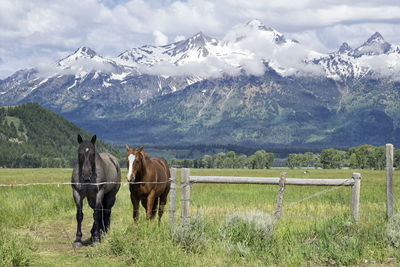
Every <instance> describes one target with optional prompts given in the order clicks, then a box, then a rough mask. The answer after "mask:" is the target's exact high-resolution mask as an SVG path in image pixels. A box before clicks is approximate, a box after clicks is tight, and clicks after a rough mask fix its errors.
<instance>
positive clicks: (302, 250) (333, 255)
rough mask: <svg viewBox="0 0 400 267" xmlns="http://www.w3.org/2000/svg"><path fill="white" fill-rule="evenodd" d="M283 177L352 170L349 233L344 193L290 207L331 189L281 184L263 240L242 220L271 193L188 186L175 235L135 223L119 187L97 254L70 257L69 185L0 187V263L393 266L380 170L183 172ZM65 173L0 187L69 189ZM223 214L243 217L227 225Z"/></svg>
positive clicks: (87, 216)
mask: <svg viewBox="0 0 400 267" xmlns="http://www.w3.org/2000/svg"><path fill="white" fill-rule="evenodd" d="M125 171H126V170H123V173H122V177H124V176H125ZM282 171H284V172H286V173H287V175H286V176H287V177H298V178H349V177H351V174H352V172H360V173H361V176H362V180H361V200H360V219H359V223H358V225H355V224H354V223H353V222H352V219H351V216H350V187H342V188H335V189H334V190H331V191H329V192H327V193H325V194H321V195H318V196H316V197H314V198H311V199H309V200H306V201H304V202H300V203H298V202H299V201H301V200H303V199H304V198H306V197H308V196H310V195H312V194H315V193H318V192H320V191H322V190H325V189H333V188H328V187H316V186H314V187H309V186H306V187H304V186H287V187H286V188H285V194H284V200H283V210H282V218H281V220H280V221H279V222H278V223H276V224H275V226H274V227H273V232H272V235H270V234H268V235H266V234H265V233H266V232H267V233H270V231H271V228H269V226H270V224H267V223H266V224H265V225H264V224H262V223H260V222H257V223H256V222H255V221H253V220H249V221H247V220H246V218H247V219H249V218H250V217H251V216H250V215H249V214H265V216H267V215H268V214H273V212H274V209H275V206H276V196H277V189H278V187H277V186H271V185H218V184H195V185H192V187H191V193H190V196H191V202H190V205H191V216H193V217H192V218H193V220H192V222H191V223H190V224H189V225H180V224H179V222H178V219H179V214H180V211H179V206H180V203H179V200H180V191H179V188H178V192H177V203H176V204H177V209H178V210H177V211H176V217H175V218H176V224H175V225H176V227H175V228H173V229H172V230H171V231H170V228H169V227H168V215H169V214H168V212H166V213H165V214H164V217H163V219H162V221H161V224H160V225H158V223H157V222H156V220H155V221H154V222H148V221H146V219H145V215H144V209H143V208H141V210H140V218H139V222H138V223H134V221H133V219H132V204H131V202H130V198H129V189H128V187H127V186H121V189H120V192H119V193H118V195H117V201H116V204H115V206H114V208H113V211H112V221H111V229H110V232H109V234H108V235H107V237H105V238H103V242H102V243H101V245H100V246H98V247H90V246H89V247H82V248H80V249H74V248H73V247H72V242H73V241H74V238H75V231H76V220H75V212H76V211H75V204H74V202H73V199H72V190H71V187H70V186H69V185H60V186H58V185H46V186H42V185H36V186H30V187H17V186H14V187H0V265H2V266H4V265H5V266H10V265H11V266H12V265H15V266H18V265H33V266H37V265H41V266H62V265H82V266H97V265H104V266H127V265H135V266H265V265H278V266H299V265H300V266H306V265H307V266H308V265H360V264H367V265H369V264H371V265H374V264H384V265H393V266H394V265H397V264H398V263H399V262H400V249H399V248H398V244H397V243H396V242H394V241H393V240H394V238H397V235H396V233H393V229H399V227H400V226H399V225H394V226H393V225H392V226H391V228H390V229H391V233H392V234H391V237H390V238H388V232H389V231H387V225H388V222H387V220H386V218H385V213H386V206H385V203H386V196H385V194H386V188H385V172H384V171H369V170H309V172H308V173H303V171H302V170H280V169H273V170H230V169H226V170H208V169H201V170H200V169H192V170H191V174H193V175H225V176H255V177H256V176H261V177H278V176H279V175H280V172H282ZM71 172H72V170H71V169H0V184H11V183H13V184H20V183H32V182H33V183H35V182H56V183H62V182H69V181H70V176H71ZM178 174H179V170H178ZM397 174H398V172H395V177H396V176H397ZM178 179H179V175H178ZM395 180H396V179H395ZM123 181H124V178H123ZM399 193H400V187H399V186H398V185H397V184H396V183H395V187H394V197H395V203H394V204H395V205H394V206H395V211H398V210H399V201H398V200H399V199H398V198H396V196H398V195H399ZM168 205H169V203H167V206H166V210H168ZM83 212H84V219H83V229H82V230H83V239H84V240H85V239H87V238H89V237H90V228H91V224H92V210H91V209H90V208H89V207H88V205H87V202H86V201H85V202H84V211H83ZM232 216H233V218H242V219H235V220H233V223H232V219H231V218H232ZM263 216H264V215H260V216H259V217H260V218H263ZM265 218H267V217H265ZM398 221H399V220H398ZM392 224H393V223H392ZM260 233H264V234H260ZM396 240H397V239H396Z"/></svg>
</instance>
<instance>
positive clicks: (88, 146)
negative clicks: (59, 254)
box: [71, 135, 121, 247]
mask: <svg viewBox="0 0 400 267" xmlns="http://www.w3.org/2000/svg"><path fill="white" fill-rule="evenodd" d="M78 143H79V148H78V163H77V164H76V165H75V167H74V170H73V171H72V179H71V182H72V191H73V196H74V200H75V204H76V221H77V230H76V239H75V241H74V244H73V245H74V246H75V247H80V246H82V241H81V238H82V232H81V224H82V220H83V212H82V204H83V199H84V198H85V197H87V199H88V202H89V205H90V207H91V208H92V209H93V211H94V212H93V227H92V230H91V242H92V243H97V242H100V230H101V231H103V232H104V233H106V232H107V229H108V227H109V225H110V215H111V208H112V207H113V206H114V203H115V196H116V194H117V192H118V190H119V187H120V183H121V170H120V167H119V164H118V161H117V159H116V158H115V157H114V156H112V155H110V154H108V153H100V154H99V153H97V152H96V149H95V143H96V135H94V136H93V137H92V140H91V141H90V142H89V141H83V140H82V137H81V136H80V135H78Z"/></svg>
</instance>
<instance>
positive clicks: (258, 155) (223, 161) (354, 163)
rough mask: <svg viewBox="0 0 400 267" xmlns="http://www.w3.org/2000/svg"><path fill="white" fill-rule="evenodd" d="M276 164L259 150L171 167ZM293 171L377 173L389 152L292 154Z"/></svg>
mask: <svg viewBox="0 0 400 267" xmlns="http://www.w3.org/2000/svg"><path fill="white" fill-rule="evenodd" d="M273 162H274V154H273V153H267V152H266V151H265V150H259V151H257V152H255V153H254V154H253V155H251V156H249V157H247V156H246V155H239V156H238V155H236V153H235V152H234V151H229V152H228V153H224V152H220V153H218V154H215V155H204V156H203V157H202V158H196V159H194V160H190V159H183V160H179V159H176V158H173V159H171V160H170V161H169V164H170V166H174V165H175V166H176V165H179V166H182V167H184V168H234V169H237V168H249V169H265V168H266V169H269V168H270V167H271V166H272V164H273ZM285 166H286V167H289V168H292V169H293V168H303V167H315V168H323V169H341V168H343V167H349V168H352V169H375V170H383V169H384V168H385V166H386V149H385V147H384V146H381V147H375V146H372V145H361V146H358V147H352V148H349V150H348V151H347V152H346V151H343V150H337V149H334V148H328V149H323V150H322V151H321V153H319V154H315V153H312V152H306V153H304V154H302V153H297V154H294V153H292V154H289V155H288V157H287V158H286V161H285ZM394 167H400V150H399V149H395V151H394Z"/></svg>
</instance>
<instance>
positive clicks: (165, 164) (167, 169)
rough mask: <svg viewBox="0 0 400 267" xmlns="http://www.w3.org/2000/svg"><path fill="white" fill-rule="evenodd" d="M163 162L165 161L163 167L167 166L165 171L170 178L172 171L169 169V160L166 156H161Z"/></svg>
mask: <svg viewBox="0 0 400 267" xmlns="http://www.w3.org/2000/svg"><path fill="white" fill-rule="evenodd" d="M161 162H162V163H164V164H163V167H164V168H165V172H166V173H167V178H168V179H170V178H171V172H170V171H169V167H168V162H167V161H166V160H165V159H164V158H161Z"/></svg>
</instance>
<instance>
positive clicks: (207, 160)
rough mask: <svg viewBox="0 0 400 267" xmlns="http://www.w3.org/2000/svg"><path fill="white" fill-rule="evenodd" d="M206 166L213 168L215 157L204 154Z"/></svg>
mask: <svg viewBox="0 0 400 267" xmlns="http://www.w3.org/2000/svg"><path fill="white" fill-rule="evenodd" d="M203 161H204V168H212V167H213V158H212V157H211V156H210V155H204V156H203Z"/></svg>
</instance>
